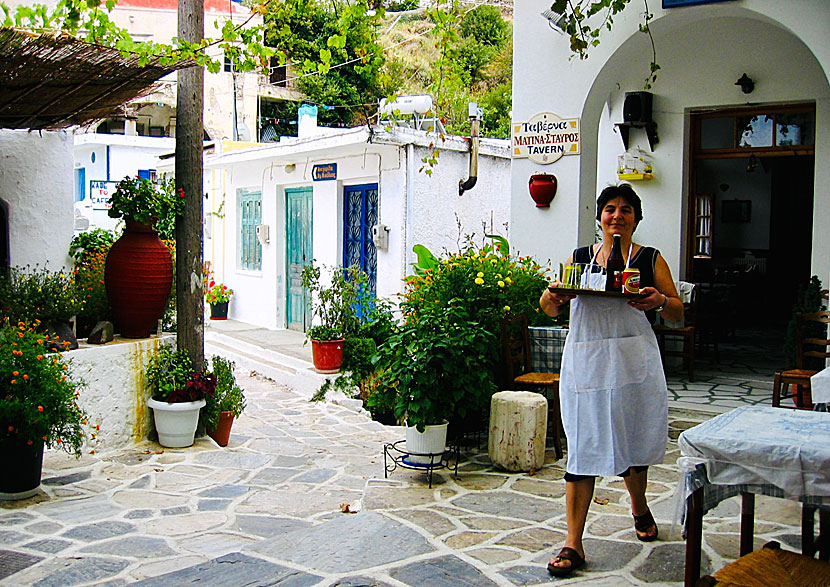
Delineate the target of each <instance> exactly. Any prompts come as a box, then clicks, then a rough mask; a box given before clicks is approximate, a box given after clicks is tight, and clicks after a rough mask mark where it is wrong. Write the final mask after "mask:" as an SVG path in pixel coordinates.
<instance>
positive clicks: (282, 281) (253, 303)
mask: <svg viewBox="0 0 830 587" xmlns="http://www.w3.org/2000/svg"><path fill="white" fill-rule="evenodd" d="M300 124H301V131H302V126H303V122H302V119H301V121H300ZM312 133H313V134H311V135H310V136H309V135H303V134H302V132H301V137H298V138H291V139H284V140H283V141H281V142H280V143H277V144H270V145H261V146H257V147H250V148H243V149H238V150H226V151H225V152H223V153H221V154H217V155H212V156H208V157H207V158H206V161H205V173H206V181H205V185H206V189H207V191H208V194H209V202H207V203H206V206H205V210H206V216H205V241H204V247H205V250H204V254H205V259H206V260H207V261H210V262H211V265H212V269H213V271H214V276H215V279H216V281H217V282H221V283H224V284H226V285H228V286H229V287H231V288H232V289H233V290H234V292H235V296H234V298H233V300H232V301H231V304H230V314H229V316H230V318H232V319H236V320H240V321H243V322H248V323H253V324H257V325H260V326H264V327H266V328H290V329H295V330H300V331H303V330H305V329H306V328H307V327H308V326H310V323H309V319H310V316H309V314H308V310H309V308H308V307H307V306H306V305H305V304H306V302H305V300H304V296H303V295H302V288H301V286H300V285H299V272H300V271H301V270H302V266H303V265H304V264H307V263H309V262H310V261H311V260H312V259H314V260H315V261H316V263H317V264H323V265H326V266H329V267H332V266H338V265H342V266H346V265H352V264H358V265H359V266H361V268H363V269H364V270H366V271H367V272H368V273H369V274H370V278H371V282H372V288H373V290H374V291H375V293H376V294H377V295H378V296H383V297H391V296H394V294H396V293H397V292H400V291H401V290H402V287H403V282H402V279H403V278H404V277H405V276H406V275H408V274H410V273H411V272H412V268H411V266H410V264H411V263H414V262H415V261H416V260H417V259H416V256H415V254H414V253H413V252H412V247H413V246H414V245H416V244H423V245H425V246H427V247H428V248H429V249H430V250H432V251H433V252H434V253H436V254H440V253H442V252H444V251H445V250H449V251H457V250H459V248H461V247H462V246H463V245H464V242H465V235H470V234H475V235H476V236H475V238H476V239H477V242H478V243H479V244H481V242H482V240H483V238H484V237H483V235H484V233H485V232H486V233H490V232H494V233H498V234H501V235H506V236H510V232H511V231H510V230H509V228H510V225H509V206H510V199H509V187H508V183H509V166H510V160H509V150H508V142H507V141H505V140H497V139H481V140H480V154H479V158H478V173H477V180H476V183H475V186H474V187H473V188H471V189H469V190H468V191H465V192H464V193H463V195H460V196H459V182H460V181H466V180H467V179H468V178H469V177H470V173H469V171H470V157H471V155H470V143H469V139H465V138H463V137H454V136H449V137H447V138H446V140H445V141H444V142H442V141H441V140H440V139H439V138H438V137H437V136H436V135H435V134H427V133H426V132H423V131H418V130H413V129H404V128H394V129H391V130H386V129H384V128H382V127H358V128H353V129H347V130H337V131H331V130H328V129H315V130H312ZM433 143H435V146H436V147H437V148H438V149H439V150H440V156H439V159H440V162H439V163H438V164H437V165H436V166H435V167H434V168H432V172H433V173H432V175H428V174H427V173H425V170H421V168H422V167H423V166H424V163H423V162H422V159H423V158H424V157H426V156H428V155H429V154H430V153H432V149H431V147H430V146H431V145H432V144H433ZM427 168H428V166H427ZM373 228H374V229H375V231H376V232H377V233H378V234H379V235H380V236H379V237H377V238H375V239H373V234H372V231H373ZM257 237H258V238H257ZM376 242H377V243H378V244H377V245H376V244H375V243H376Z"/></svg>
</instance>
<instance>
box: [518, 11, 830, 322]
mask: <svg viewBox="0 0 830 587" xmlns="http://www.w3.org/2000/svg"><path fill="white" fill-rule="evenodd" d="M550 5H551V3H550V2H549V1H545V2H517V3H516V4H515V12H514V17H515V21H514V39H513V42H514V78H513V120H514V121H515V122H514V129H515V128H518V129H519V130H520V134H521V131H522V130H527V129H522V128H521V123H523V122H528V121H531V120H537V119H538V117H539V115H544V114H545V113H553V114H555V115H557V116H558V117H561V118H562V119H570V120H576V121H578V126H579V141H578V143H579V144H578V149H577V152H578V154H574V155H567V154H566V155H564V156H561V158H558V160H555V161H554V162H547V163H546V162H543V161H539V160H538V159H539V157H537V160H536V161H534V160H532V159H531V158H527V157H520V158H514V159H513V162H512V171H511V173H512V183H511V193H512V199H511V208H510V217H511V223H512V230H511V232H512V233H513V235H514V238H513V242H514V244H515V245H516V246H518V247H519V248H521V249H523V250H525V251H526V252H529V253H532V254H535V255H538V256H541V257H545V258H547V257H552V258H553V259H554V260H556V259H559V260H564V259H565V258H566V257H567V256H568V255H569V254H570V252H571V250H572V249H573V248H575V247H576V246H580V245H585V244H588V243H590V242H593V238H594V231H595V222H594V214H595V201H596V197H597V195H598V193H599V192H600V191H601V189H602V188H603V187H604V186H606V185H608V184H610V183H617V182H618V181H619V180H620V178H619V176H618V157H620V156H621V155H623V153H624V152H625V151H626V147H625V145H624V140H623V136H624V134H625V133H628V147H629V150H630V152H631V153H633V154H640V152H642V153H644V154H645V156H646V158H647V159H648V162H649V163H650V165H651V167H652V169H651V170H650V171H651V173H650V174H645V173H641V174H639V175H638V174H636V173H629V174H627V175H625V177H630V178H634V180H633V181H632V182H631V183H632V185H633V186H634V188H635V189H636V191H637V192H638V193H639V195H640V196H641V198H642V200H643V209H644V214H645V218H644V220H643V222H642V223H641V225H640V227H638V229H637V233H636V234H635V240H637V241H638V242H642V243H646V244H650V245H653V246H656V247H658V248H659V249H660V250H661V252H662V253H663V255H664V256H665V258H666V259H667V261H668V263H669V266H670V267H671V269H672V272H673V274H674V276H675V278H676V279H684V280H687V281H695V282H710V281H717V280H718V279H720V277H719V276H723V275H724V274H725V273H727V272H729V271H737V272H741V271H745V272H755V273H756V274H758V276H759V279H758V280H757V281H756V283H757V284H759V285H760V288H756V289H753V290H750V293H751V292H753V291H754V292H756V293H755V294H754V295H749V297H748V298H747V299H745V300H744V304H748V305H747V306H746V307H751V308H752V309H754V310H760V311H763V313H764V316H765V318H768V317H770V315H772V314H775V313H776V312H778V313H779V314H787V315H788V313H789V310H790V307H791V303H792V300H793V298H794V295H795V292H794V288H795V284H796V283H797V282H798V281H803V280H805V279H807V278H808V277H809V276H810V275H818V276H819V277H820V279H821V280H822V281H823V283H824V287H827V284H828V282H830V257H828V255H827V254H826V252H827V251H828V250H830V232H828V231H827V230H826V227H827V226H828V225H830V199H829V198H830V194H828V192H827V190H826V186H827V185H828V184H830V85H828V72H830V45H828V42H827V38H828V37H827V31H828V30H830V4H829V3H827V2H813V1H809V0H794V1H792V2H779V1H775V0H741V1H709V2H706V1H704V2H700V1H699V0H698V1H696V2H690V1H686V0H672V1H668V0H664V1H663V3H662V6H663V7H661V5H660V3H659V2H650V3H649V4H648V8H649V9H650V11H651V12H652V13H653V15H654V18H653V19H652V20H651V21H650V28H651V31H652V35H653V38H654V44H655V47H656V60H657V62H658V63H659V65H660V66H661V69H660V70H659V72H658V76H657V80H656V83H654V84H653V87H652V88H651V89H650V90H649V93H650V96H646V97H644V96H643V95H635V96H633V97H628V100H630V101H629V102H628V108H626V107H625V105H626V100H627V95H628V94H629V93H631V92H638V91H642V90H643V87H644V80H645V78H646V76H647V73H648V71H649V62H650V61H651V60H652V50H651V42H650V39H649V38H648V36H647V35H645V34H643V33H641V32H639V31H638V25H639V24H640V23H641V22H642V13H643V4H642V3H641V2H638V0H634V1H633V2H631V3H630V5H629V6H628V7H627V8H626V9H625V11H624V12H623V13H621V14H620V15H618V16H616V17H615V18H614V23H613V30H611V31H606V30H603V31H602V34H601V42H600V44H599V46H598V47H595V48H591V49H590V51H589V54H590V55H589V57H588V58H587V59H585V60H580V59H578V58H574V59H571V51H570V48H569V38H568V36H567V35H565V34H563V33H562V32H561V31H560V30H559V29H558V28H557V26H556V20H557V15H556V14H554V13H551V12H550V10H548V9H549V8H550ZM594 24H598V23H596V22H595V23H594ZM648 99H651V100H652V105H651V107H650V108H647V106H648V105H647V103H646V102H647V101H648ZM643 100H645V101H643ZM534 117H536V118H534ZM649 134H651V137H649ZM649 138H651V143H653V144H650V141H649ZM515 147H516V145H514V148H515ZM552 159H554V157H553V156H551V157H550V158H549V160H552ZM628 171H629V172H631V171H634V170H631V169H629V170H628ZM640 171H644V170H643V169H640ZM536 173H552V174H554V175H556V176H557V178H558V194H557V195H556V197H555V199H554V201H553V203H552V204H551V206H550V207H549V208H536V207H535V206H534V205H533V202H532V200H531V199H530V196H529V195H528V188H527V185H528V178H529V177H530V176H531V175H532V174H536ZM649 175H650V176H651V178H649ZM641 177H642V179H640V178H641ZM772 284H774V286H775V287H774V288H773V287H772ZM773 289H774V290H775V291H773ZM765 296H769V297H765ZM766 302H768V304H766V305H765V303H766Z"/></svg>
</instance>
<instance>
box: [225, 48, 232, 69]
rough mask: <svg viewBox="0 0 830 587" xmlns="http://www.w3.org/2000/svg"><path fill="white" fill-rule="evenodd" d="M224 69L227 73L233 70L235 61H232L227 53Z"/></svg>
mask: <svg viewBox="0 0 830 587" xmlns="http://www.w3.org/2000/svg"><path fill="white" fill-rule="evenodd" d="M224 71H225V73H231V72H232V71H233V61H231V58H230V56H229V55H228V54H227V53H225V65H224Z"/></svg>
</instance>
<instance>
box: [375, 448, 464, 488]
mask: <svg viewBox="0 0 830 587" xmlns="http://www.w3.org/2000/svg"><path fill="white" fill-rule="evenodd" d="M405 444H406V440H399V441H397V442H392V443H387V444H384V445H383V478H384V479H386V478H387V477H388V476H389V473H391V472H392V471H394V470H395V469H397V468H398V467H402V468H404V469H414V470H417V471H426V473H427V479H428V481H429V487H430V488H432V473H433V472H434V471H436V470H437V469H449V468H450V462H449V460H448V459H447V454H449V455H451V456H453V455H454V456H455V467H454V472H455V477H456V479H457V478H458V459H459V454H460V451H459V444H458V442H456V443H455V445H451V446H450V447H449V448H448V449H447V450H445V451H444V452H442V453H416V452H408V451H407V450H406V446H405ZM413 456H416V457H424V458H429V462H428V463H415V462H413V461H412V460H411V459H410V457H413Z"/></svg>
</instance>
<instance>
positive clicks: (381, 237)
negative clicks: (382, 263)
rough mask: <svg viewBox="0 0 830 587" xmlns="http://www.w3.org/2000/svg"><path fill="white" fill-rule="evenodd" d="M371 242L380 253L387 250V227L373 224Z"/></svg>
mask: <svg viewBox="0 0 830 587" xmlns="http://www.w3.org/2000/svg"><path fill="white" fill-rule="evenodd" d="M372 241H373V242H374V243H375V247H377V248H378V249H379V250H381V251H385V250H386V249H388V248H389V227H388V226H386V225H385V224H375V225H374V226H373V227H372Z"/></svg>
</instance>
